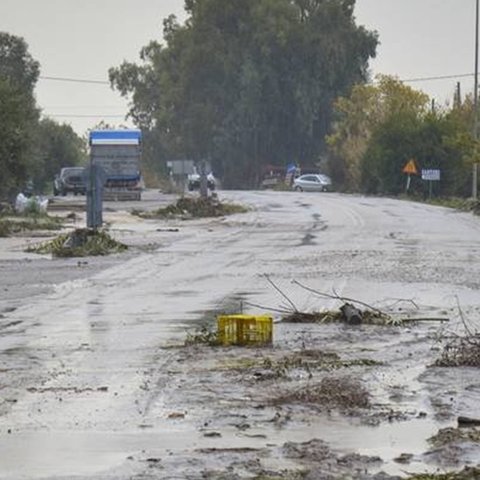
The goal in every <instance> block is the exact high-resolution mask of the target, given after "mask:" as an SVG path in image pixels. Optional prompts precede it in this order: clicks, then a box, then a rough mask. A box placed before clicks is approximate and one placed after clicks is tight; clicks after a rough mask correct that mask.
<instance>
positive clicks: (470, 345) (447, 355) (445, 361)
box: [435, 333, 480, 368]
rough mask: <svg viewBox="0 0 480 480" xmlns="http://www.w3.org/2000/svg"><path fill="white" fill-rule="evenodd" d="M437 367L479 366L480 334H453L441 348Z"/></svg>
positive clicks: (436, 363)
mask: <svg viewBox="0 0 480 480" xmlns="http://www.w3.org/2000/svg"><path fill="white" fill-rule="evenodd" d="M435 365H436V366H438V367H477V368H478V367H480V334H479V333H467V334H466V335H463V336H460V335H459V336H454V337H453V338H452V339H451V340H450V341H449V342H448V343H447V344H446V345H445V347H444V348H443V351H442V354H441V356H440V358H439V359H438V360H437V361H436V362H435Z"/></svg>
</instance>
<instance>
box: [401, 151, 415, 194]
mask: <svg viewBox="0 0 480 480" xmlns="http://www.w3.org/2000/svg"><path fill="white" fill-rule="evenodd" d="M402 171H403V173H406V174H407V175H408V177H407V185H406V187H405V193H408V190H409V189H410V183H411V181H412V178H411V176H412V175H418V170H417V165H416V164H415V160H414V159H413V158H412V159H411V160H409V161H408V162H407V163H406V164H405V166H404V167H403V170H402Z"/></svg>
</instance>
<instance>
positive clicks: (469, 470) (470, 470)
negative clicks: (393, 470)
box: [407, 467, 480, 480]
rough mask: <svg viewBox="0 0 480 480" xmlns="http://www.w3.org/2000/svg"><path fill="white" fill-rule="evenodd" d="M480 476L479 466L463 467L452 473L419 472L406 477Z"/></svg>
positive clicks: (471, 479)
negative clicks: (459, 470)
mask: <svg viewBox="0 0 480 480" xmlns="http://www.w3.org/2000/svg"><path fill="white" fill-rule="evenodd" d="M479 478H480V468H478V467H465V468H464V469H463V470H462V471H461V472H452V473H420V474H418V475H413V476H412V477H408V479H407V480H477V479H479Z"/></svg>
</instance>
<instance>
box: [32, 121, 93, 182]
mask: <svg viewBox="0 0 480 480" xmlns="http://www.w3.org/2000/svg"><path fill="white" fill-rule="evenodd" d="M36 140H37V141H36V148H35V164H34V165H33V168H32V177H33V180H34V184H35V187H36V188H37V190H39V191H46V190H47V189H48V188H49V187H50V185H51V183H52V180H53V178H54V176H55V174H56V173H58V172H59V171H60V169H61V168H63V167H71V166H75V165H83V164H85V163H86V161H87V158H88V156H87V145H86V143H85V141H84V139H82V138H81V137H80V136H78V135H77V134H76V133H75V131H74V130H73V129H72V127H71V126H70V125H66V124H59V123H57V122H55V121H54V120H52V119H49V118H44V119H42V120H41V121H40V123H39V125H38V130H37V137H36Z"/></svg>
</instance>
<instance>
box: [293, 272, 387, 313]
mask: <svg viewBox="0 0 480 480" xmlns="http://www.w3.org/2000/svg"><path fill="white" fill-rule="evenodd" d="M292 282H293V283H295V284H296V285H298V286H299V287H301V288H303V289H305V290H307V291H309V292H312V293H314V294H316V295H318V296H320V297H323V298H331V299H334V300H340V301H342V302H350V303H356V304H357V305H362V306H364V307H366V308H368V309H369V310H372V311H374V312H377V313H378V314H379V315H383V316H387V314H386V313H385V312H383V311H382V310H380V309H378V308H376V307H373V306H372V305H369V304H368V303H365V302H362V301H361V300H356V299H355V298H349V297H342V296H341V295H338V293H336V292H335V290H334V291H333V295H332V294H328V293H324V292H319V291H318V290H314V289H313V288H310V287H307V286H306V285H303V284H302V283H300V282H299V281H298V280H292Z"/></svg>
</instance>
